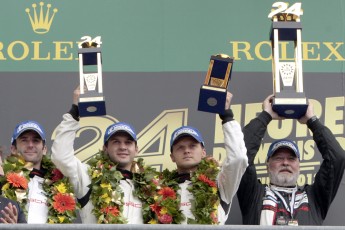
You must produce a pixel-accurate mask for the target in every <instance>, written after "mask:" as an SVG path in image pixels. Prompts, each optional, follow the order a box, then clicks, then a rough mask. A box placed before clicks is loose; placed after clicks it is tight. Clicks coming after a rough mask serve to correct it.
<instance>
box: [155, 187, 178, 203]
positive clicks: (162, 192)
mask: <svg viewBox="0 0 345 230" xmlns="http://www.w3.org/2000/svg"><path fill="white" fill-rule="evenodd" d="M158 194H159V195H162V196H163V200H165V199H167V198H169V197H170V198H171V199H176V193H175V191H174V190H173V189H172V188H169V187H164V188H162V189H161V190H159V191H158Z"/></svg>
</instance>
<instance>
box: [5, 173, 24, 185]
mask: <svg viewBox="0 0 345 230" xmlns="http://www.w3.org/2000/svg"><path fill="white" fill-rule="evenodd" d="M6 179H7V181H8V182H9V183H10V184H12V185H13V186H14V187H16V188H23V189H27V188H28V181H27V179H26V178H25V177H23V176H20V175H19V174H17V173H9V174H7V177H6Z"/></svg>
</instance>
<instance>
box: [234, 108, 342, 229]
mask: <svg viewBox="0 0 345 230" xmlns="http://www.w3.org/2000/svg"><path fill="white" fill-rule="evenodd" d="M271 120H272V117H271V116H270V115H269V114H268V113H267V112H265V111H264V112H262V113H261V114H260V115H259V116H258V117H257V118H255V119H253V120H252V121H251V122H250V123H249V124H248V125H246V126H245V127H244V129H243V133H244V141H245V143H246V148H247V155H248V163H249V166H248V168H247V170H246V172H245V174H244V175H243V177H242V180H241V184H240V187H239V189H238V192H237V196H238V200H239V205H240V208H241V213H242V221H243V224H247V225H258V224H260V215H261V210H262V202H263V201H262V199H263V197H264V195H265V187H266V186H269V185H265V184H261V182H260V181H259V180H258V179H257V175H256V170H255V165H254V158H255V156H256V154H257V152H258V150H259V148H260V145H261V141H262V138H263V137H264V135H265V133H266V129H267V125H268V124H269V122H270V121H271ZM307 125H308V128H309V129H310V130H311V131H312V132H313V139H314V141H315V143H316V145H317V147H318V149H319V151H320V153H321V155H322V158H323V162H322V164H321V166H320V169H319V171H318V172H317V174H316V176H315V180H314V183H313V184H312V185H305V186H304V187H303V188H299V190H298V192H299V193H306V195H307V197H308V203H307V204H304V205H305V207H303V208H300V209H299V208H297V210H296V215H295V219H297V220H298V224H299V225H321V224H322V222H323V221H324V219H325V218H326V215H327V212H328V209H329V207H330V205H331V203H332V201H333V199H334V197H335V195H336V193H337V191H338V188H339V184H340V182H341V180H342V177H343V172H344V168H345V151H344V150H343V149H342V148H341V146H340V145H339V143H338V142H337V140H336V139H335V137H334V135H333V134H332V132H331V131H330V130H329V129H328V128H327V127H326V126H324V125H323V124H321V122H320V121H319V120H318V119H316V120H315V121H313V122H311V123H310V122H308V123H307Z"/></svg>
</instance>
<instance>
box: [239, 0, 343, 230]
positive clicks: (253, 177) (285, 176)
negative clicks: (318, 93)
mask: <svg viewBox="0 0 345 230" xmlns="http://www.w3.org/2000/svg"><path fill="white" fill-rule="evenodd" d="M286 4H287V3H282V2H277V3H274V4H273V6H274V7H277V9H276V10H274V11H272V12H273V13H271V14H270V15H269V17H270V16H271V17H274V18H275V19H274V20H273V26H272V28H273V31H274V32H273V33H275V34H274V36H273V37H276V36H277V34H278V32H277V31H276V29H275V28H278V29H279V28H280V29H282V30H283V31H284V30H285V29H286V30H288V31H285V32H286V34H285V35H283V36H286V37H288V36H289V35H291V34H290V32H291V31H292V33H293V37H295V35H296V34H297V37H298V38H300V32H298V31H297V32H296V27H299V25H297V26H296V25H290V23H292V24H293V23H294V21H293V20H295V19H299V17H298V16H299V15H300V14H301V9H300V6H301V5H300V3H295V4H294V5H293V6H291V7H290V8H287V6H286ZM285 9H286V11H284V10H285ZM277 12H278V13H277ZM272 15H273V16H272ZM280 19H282V20H286V19H291V20H292V21H288V24H287V25H275V22H278V20H280ZM281 23H284V22H281ZM297 30H299V29H297ZM275 45H277V44H275ZM274 49H277V47H276V46H275V48H274ZM297 50H298V49H297ZM275 52H276V50H275ZM298 52H300V50H298ZM300 55H301V54H300V53H299V54H298V56H299V57H300ZM276 57H277V56H276V55H275V58H276ZM296 63H299V66H295V67H296V69H299V71H297V72H300V73H299V74H298V75H297V76H301V62H300V59H299V61H298V62H296ZM291 66H294V64H292V65H290V64H281V63H280V64H279V62H278V64H277V61H276V59H275V61H273V71H274V73H273V76H274V81H275V89H276V91H275V93H276V95H270V96H268V97H267V98H266V99H265V100H264V102H263V105H262V107H263V111H262V113H261V114H260V115H259V116H257V118H255V119H253V120H252V121H250V122H249V124H248V125H246V126H245V127H244V129H243V133H244V140H245V143H246V148H247V155H248V160H249V162H248V163H249V166H248V168H247V170H246V172H245V174H244V176H243V177H242V181H241V184H240V186H239V189H238V192H237V196H238V200H239V205H240V208H241V213H242V220H243V224H247V225H292V226H296V225H321V224H322V223H323V221H324V219H325V218H326V215H327V212H328V210H329V208H330V205H331V203H332V201H333V199H334V198H335V196H336V194H337V191H338V188H339V185H340V183H341V180H342V177H343V173H344V169H345V151H344V150H343V149H342V147H341V146H340V144H339V143H338V141H337V140H336V138H335V137H334V135H333V134H332V132H331V131H330V130H329V129H328V128H327V127H326V126H324V125H323V124H322V123H321V121H320V120H319V119H318V118H317V117H316V116H315V114H314V109H313V105H312V104H311V103H310V102H309V103H308V101H307V100H305V98H304V96H301V95H303V94H302V93H301V91H300V89H301V85H302V81H301V79H298V80H297V82H296V78H295V79H292V80H291V79H290V78H291V77H292V76H293V75H292V74H293V73H295V72H296V71H294V70H292V69H290V67H291ZM287 67H288V68H287ZM295 67H294V68H295ZM294 68H293V69H294ZM289 69H290V70H289ZM284 71H285V72H287V73H286V74H287V76H285V75H284V74H285V73H283V74H281V73H282V72H284ZM290 73H291V75H290ZM278 76H283V78H286V79H287V81H288V82H289V83H286V81H283V87H282V88H280V87H277V86H279V83H277V82H280V79H278ZM286 79H285V80H286ZM293 82H295V83H296V85H297V86H296V87H292V83H293ZM295 89H296V90H297V91H294V90H295ZM281 92H282V93H281ZM293 92H294V93H293ZM284 96H286V97H284ZM305 107H306V110H304V109H305ZM284 118H297V119H298V121H299V122H300V123H301V124H306V125H307V127H308V128H309V130H310V131H311V132H312V133H313V139H314V141H315V144H316V146H317V148H318V150H319V152H320V153H321V155H322V158H323V162H322V164H321V166H320V169H319V170H318V172H317V174H316V176H315V179H314V183H313V184H311V185H305V186H304V187H303V188H299V187H298V186H297V179H298V176H299V173H300V160H301V154H300V151H299V149H298V147H297V145H296V144H295V143H294V142H293V141H291V140H287V139H283V140H277V141H275V142H273V143H272V144H271V146H270V148H269V150H268V153H267V157H266V166H267V171H268V176H269V179H270V183H269V184H261V182H260V181H259V180H258V178H257V174H256V168H255V165H254V159H255V157H256V154H257V152H258V150H259V148H260V146H261V142H262V139H263V137H264V135H265V133H266V130H267V126H268V125H269V123H270V122H271V120H272V119H284Z"/></svg>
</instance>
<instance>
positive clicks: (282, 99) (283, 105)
mask: <svg viewBox="0 0 345 230" xmlns="http://www.w3.org/2000/svg"><path fill="white" fill-rule="evenodd" d="M272 7H277V9H275V10H273V11H272V12H271V13H270V14H269V15H268V17H269V18H271V19H272V27H271V31H270V40H271V46H272V74H273V91H274V95H275V97H274V99H273V102H272V109H273V110H274V111H275V112H276V113H278V115H279V116H282V117H285V118H296V119H298V118H301V117H302V116H303V115H304V114H305V112H306V110H307V108H308V101H307V98H306V97H305V94H304V92H303V71H302V47H301V43H302V42H301V39H302V34H301V31H302V25H301V22H300V15H302V14H303V11H302V9H301V3H295V4H294V5H292V6H291V7H288V3H284V2H276V3H273V5H272ZM279 41H293V44H294V62H285V61H284V62H281V61H280V58H279V57H280V55H279Z"/></svg>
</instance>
